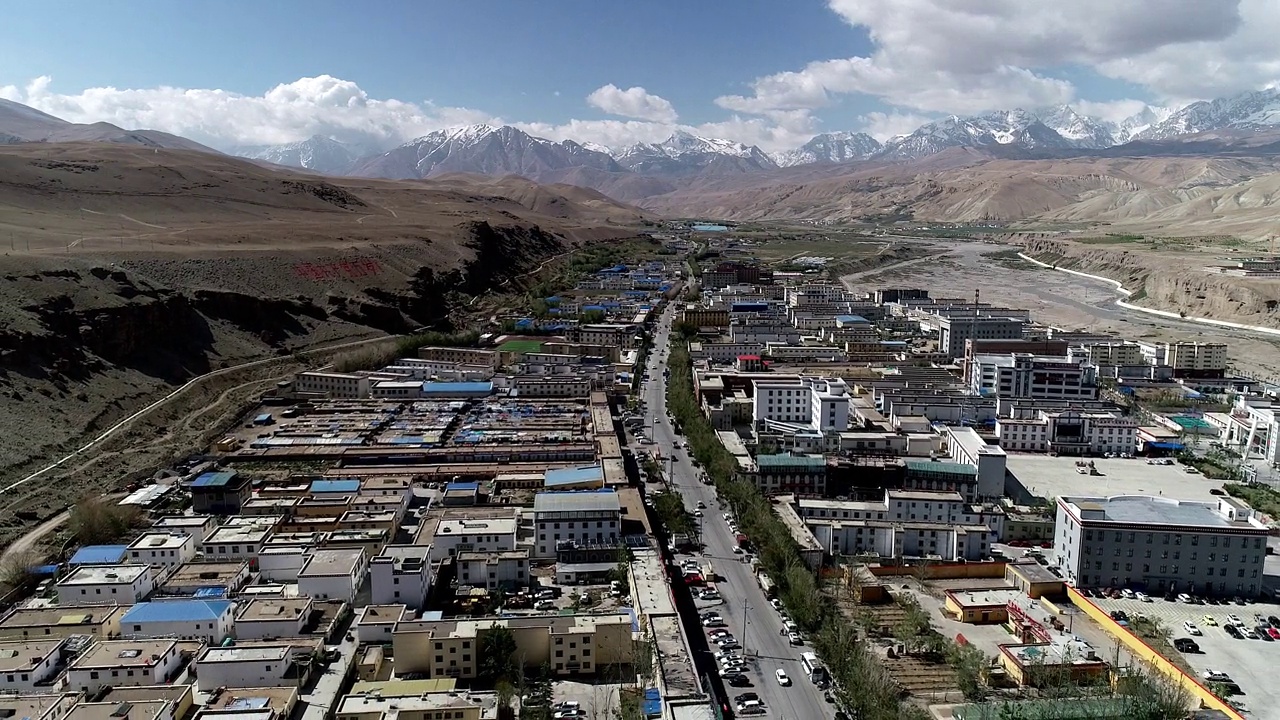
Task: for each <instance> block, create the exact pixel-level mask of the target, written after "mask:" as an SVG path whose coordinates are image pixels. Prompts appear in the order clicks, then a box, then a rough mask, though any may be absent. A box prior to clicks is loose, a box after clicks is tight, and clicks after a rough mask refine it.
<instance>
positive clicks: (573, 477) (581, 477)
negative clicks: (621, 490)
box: [542, 465, 604, 487]
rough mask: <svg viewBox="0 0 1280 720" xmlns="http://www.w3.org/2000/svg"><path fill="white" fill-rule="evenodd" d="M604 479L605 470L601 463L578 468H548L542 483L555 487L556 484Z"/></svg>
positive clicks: (573, 483)
mask: <svg viewBox="0 0 1280 720" xmlns="http://www.w3.org/2000/svg"><path fill="white" fill-rule="evenodd" d="M601 480H604V470H603V469H602V468H601V467H600V466H599V465H587V466H585V467H576V468H556V469H554V470H547V471H546V472H544V473H543V474H542V484H543V485H544V486H545V487H555V486H556V485H576V484H578V483H584V482H599V481H601Z"/></svg>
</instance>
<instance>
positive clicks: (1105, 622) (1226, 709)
mask: <svg viewBox="0 0 1280 720" xmlns="http://www.w3.org/2000/svg"><path fill="white" fill-rule="evenodd" d="M1067 594H1068V595H1069V596H1070V597H1071V602H1072V603H1074V604H1075V606H1076V607H1078V608H1080V609H1081V610H1082V611H1084V614H1085V615H1088V616H1089V617H1090V619H1092V620H1093V621H1094V622H1096V623H1098V624H1099V625H1101V626H1102V628H1103V629H1104V630H1106V631H1107V632H1108V633H1110V634H1111V635H1112V636H1114V637H1115V638H1116V639H1117V640H1119V641H1120V642H1121V643H1123V644H1124V646H1125V647H1127V648H1128V649H1129V651H1130V652H1132V653H1133V654H1134V655H1135V656H1137V657H1139V658H1141V659H1142V660H1145V661H1146V662H1148V663H1150V664H1151V666H1152V667H1154V668H1155V669H1156V670H1157V671H1158V672H1160V673H1161V674H1163V675H1165V676H1167V677H1168V678H1169V679H1171V680H1173V681H1174V682H1176V683H1178V685H1180V686H1181V687H1182V688H1183V689H1185V690H1186V691H1187V692H1188V693H1190V694H1191V696H1192V697H1194V698H1196V699H1198V700H1199V701H1200V702H1201V703H1202V704H1203V705H1204V706H1205V707H1208V708H1212V709H1214V710H1220V711H1222V712H1223V713H1226V715H1227V717H1229V718H1232V720H1244V717H1243V716H1242V715H1241V714H1240V713H1238V712H1236V710H1235V709H1234V708H1232V707H1231V706H1230V705H1228V704H1227V703H1226V702H1225V701H1223V700H1222V699H1221V698H1219V697H1218V696H1217V695H1214V694H1213V693H1211V692H1209V690H1208V689H1207V688H1206V687H1205V686H1203V685H1201V684H1200V681H1199V680H1197V679H1196V678H1194V677H1192V676H1190V675H1188V674H1186V673H1185V672H1183V671H1182V669H1181V668H1179V667H1178V666H1177V665H1174V664H1173V663H1171V662H1169V661H1168V660H1166V659H1165V657H1164V656H1163V655H1161V654H1160V653H1158V652H1156V651H1155V650H1154V649H1153V648H1152V647H1151V646H1150V645H1147V644H1146V643H1145V642H1143V641H1142V639H1141V638H1139V637H1138V636H1137V635H1134V634H1133V633H1131V632H1129V631H1128V630H1127V629H1125V628H1123V627H1121V626H1120V625H1119V624H1118V623H1116V621H1115V620H1112V619H1111V616H1110V615H1108V614H1107V613H1105V612H1104V611H1103V610H1102V608H1100V607H1098V606H1097V605H1094V604H1093V603H1092V602H1091V601H1090V600H1089V598H1087V597H1085V596H1084V595H1081V594H1080V592H1079V591H1077V590H1076V589H1075V588H1073V587H1068V588H1067Z"/></svg>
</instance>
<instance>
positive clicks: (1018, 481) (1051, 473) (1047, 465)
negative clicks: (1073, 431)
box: [1005, 453, 1222, 503]
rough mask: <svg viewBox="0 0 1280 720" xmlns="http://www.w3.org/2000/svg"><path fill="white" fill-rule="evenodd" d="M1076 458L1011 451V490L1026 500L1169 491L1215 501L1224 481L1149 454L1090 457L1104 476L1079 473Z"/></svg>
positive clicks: (1179, 497)
mask: <svg viewBox="0 0 1280 720" xmlns="http://www.w3.org/2000/svg"><path fill="white" fill-rule="evenodd" d="M1077 460H1079V458H1074V457H1052V456H1050V455H1041V454H1037V453H1009V457H1008V462H1007V465H1006V467H1007V469H1008V473H1009V477H1008V478H1007V482H1006V488H1005V489H1006V491H1007V492H1008V493H1009V494H1010V495H1012V496H1013V497H1014V498H1016V499H1017V501H1018V502H1020V503H1025V502H1029V501H1030V499H1031V497H1032V496H1034V497H1059V496H1062V495H1100V496H1108V495H1164V496H1166V497H1171V498H1174V499H1177V500H1214V499H1215V498H1214V496H1213V494H1212V493H1210V492H1209V491H1210V489H1212V488H1221V487H1222V482H1221V481H1215V480H1209V479H1208V478H1206V477H1205V476H1204V475H1200V474H1198V473H1195V474H1193V473H1188V472H1187V471H1186V468H1185V466H1183V465H1179V464H1176V463H1175V464H1173V465H1148V464H1147V461H1146V459H1145V458H1129V459H1122V458H1112V459H1108V458H1090V460H1091V461H1092V462H1093V463H1094V466H1095V467H1096V468H1097V470H1098V472H1099V474H1098V475H1081V474H1080V473H1078V472H1076V461H1077Z"/></svg>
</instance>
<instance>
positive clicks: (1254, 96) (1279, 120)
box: [1133, 88, 1280, 140]
mask: <svg viewBox="0 0 1280 720" xmlns="http://www.w3.org/2000/svg"><path fill="white" fill-rule="evenodd" d="M1278 126H1280V90H1277V89H1275V88H1269V89H1267V90H1259V91H1257V92H1246V93H1242V94H1240V95H1236V96H1234V97H1229V98H1218V99H1216V100H1209V101H1204V100H1202V101H1200V102H1194V103H1191V104H1190V105H1188V106H1186V107H1184V108H1182V109H1181V110H1178V111H1177V112H1174V113H1172V114H1170V115H1169V116H1168V117H1167V118H1165V119H1164V120H1162V121H1160V122H1157V123H1154V124H1152V125H1151V126H1150V127H1148V128H1146V129H1145V130H1142V131H1141V132H1138V133H1136V134H1135V135H1134V136H1133V137H1134V139H1136V140H1167V139H1169V138H1173V137H1176V136H1178V135H1189V134H1192V133H1199V132H1205V131H1207V130H1225V129H1233V130H1255V131H1256V130H1266V129H1272V128H1275V127H1278Z"/></svg>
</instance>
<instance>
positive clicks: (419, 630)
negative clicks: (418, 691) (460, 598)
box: [392, 615, 634, 678]
mask: <svg viewBox="0 0 1280 720" xmlns="http://www.w3.org/2000/svg"><path fill="white" fill-rule="evenodd" d="M495 627H505V628H507V629H508V630H510V631H511V634H512V635H513V636H514V638H515V641H516V653H515V654H516V657H520V658H524V663H525V666H526V667H528V668H536V667H540V666H541V665H542V664H543V663H546V664H547V665H548V666H549V667H550V668H551V671H552V672H553V673H555V674H557V675H593V674H595V673H596V672H597V669H598V668H599V667H600V666H610V665H617V664H624V663H631V662H632V661H633V652H632V651H633V647H634V646H633V642H634V638H633V636H632V630H631V616H630V615H564V616H562V615H552V616H536V617H519V618H483V619H476V620H440V621H425V620H410V621H401V622H399V623H397V624H396V627H395V630H394V631H393V633H392V647H393V651H394V657H395V668H396V674H398V675H403V674H405V673H425V674H426V675H427V677H431V678H437V677H454V678H474V677H475V676H476V672H477V666H478V655H479V647H480V641H481V639H482V638H483V637H484V634H485V633H486V632H488V631H489V630H491V629H493V628H495Z"/></svg>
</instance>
